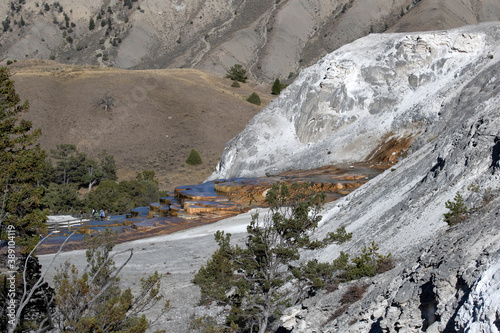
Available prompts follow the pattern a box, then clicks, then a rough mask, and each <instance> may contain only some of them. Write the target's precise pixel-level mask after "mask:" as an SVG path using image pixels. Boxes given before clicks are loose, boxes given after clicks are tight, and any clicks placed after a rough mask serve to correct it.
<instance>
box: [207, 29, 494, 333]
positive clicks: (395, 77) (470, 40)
mask: <svg viewBox="0 0 500 333" xmlns="http://www.w3.org/2000/svg"><path fill="white" fill-rule="evenodd" d="M499 39H500V24H498V23H495V24H485V25H479V26H472V27H466V28H462V29H457V30H451V31H442V32H435V33H426V34H410V35H401V34H393V35H371V36H369V37H366V38H363V39H361V40H359V41H357V42H355V43H353V44H350V45H347V46H345V47H343V48H342V49H341V50H339V51H337V52H334V53H332V54H330V55H329V56H327V57H325V58H324V59H323V60H322V61H320V62H319V63H318V64H317V65H315V66H313V67H311V68H309V69H307V70H304V71H303V73H302V74H301V76H300V77H299V79H298V80H297V82H296V83H294V84H293V85H292V86H290V87H289V88H288V89H287V90H286V91H285V93H284V94H283V96H281V97H280V98H278V99H277V100H275V101H274V102H273V103H271V104H270V105H269V106H268V107H267V108H266V109H265V110H263V111H262V112H261V113H260V114H259V115H257V116H256V117H255V118H254V119H253V120H252V121H251V122H250V124H249V125H248V126H247V128H246V129H245V130H244V131H243V132H242V133H240V134H239V135H238V136H237V137H236V138H234V139H233V140H232V141H231V142H230V143H229V144H228V145H227V147H226V150H225V152H224V155H223V157H222V160H221V162H220V164H219V167H218V169H217V171H216V172H215V173H214V175H213V176H212V178H219V177H221V178H222V177H232V176H236V175H239V176H247V175H261V174H264V173H266V172H269V171H270V170H284V169H289V168H310V167H318V166H320V165H325V164H332V163H338V162H345V161H357V160H362V159H363V158H365V157H366V155H367V154H368V152H369V151H371V149H372V148H374V147H375V146H377V145H378V143H379V141H380V140H381V138H382V137H383V135H384V134H387V133H388V132H391V133H401V132H410V133H412V134H414V137H415V140H414V141H413V144H412V146H411V147H410V150H409V154H408V156H407V157H406V158H405V159H403V160H402V161H400V162H399V163H398V164H396V165H395V166H394V167H393V168H392V169H390V170H387V171H386V172H384V173H383V174H381V175H380V176H378V177H376V178H375V179H373V180H371V181H370V182H368V183H367V184H366V185H364V186H363V187H361V188H360V189H359V190H357V191H355V192H353V193H351V194H350V195H348V196H347V197H344V198H342V199H339V200H338V201H336V202H335V203H332V204H329V205H328V207H327V208H326V210H325V213H324V214H323V217H324V218H323V221H322V224H321V226H320V227H319V229H318V230H317V231H316V233H317V234H318V235H319V236H318V237H321V235H325V234H326V233H327V232H330V231H335V230H336V229H337V228H338V227H339V226H345V227H346V229H347V231H348V232H352V233H353V240H352V241H350V242H348V243H345V244H342V245H332V246H329V247H327V248H326V249H323V250H320V251H316V252H314V253H311V254H306V257H305V259H312V258H314V259H317V260H319V261H328V262H330V261H332V260H333V259H335V258H336V257H337V256H338V255H339V253H340V252H341V251H344V252H348V253H351V254H352V255H356V254H358V253H359V252H360V251H361V249H362V248H363V247H364V246H367V245H369V244H370V243H371V242H372V241H375V242H376V244H377V245H378V246H379V248H380V252H381V253H382V254H386V253H389V252H390V253H392V256H393V257H394V259H395V260H396V267H395V268H394V269H392V270H390V271H388V272H386V273H383V274H381V275H378V276H375V277H373V278H366V279H364V280H363V281H360V282H358V283H361V284H367V285H368V287H367V290H366V292H365V294H364V297H363V298H362V299H361V300H359V301H357V302H355V303H354V304H352V305H349V306H347V307H346V308H345V309H344V310H343V311H340V313H338V311H337V310H338V309H339V308H340V307H341V304H340V299H341V297H342V295H343V293H345V292H346V290H347V289H348V287H349V285H340V287H339V290H337V291H334V292H331V293H327V292H326V291H320V292H319V293H318V294H317V295H316V296H314V297H312V298H310V299H307V300H305V301H303V302H302V303H301V304H298V305H296V306H294V307H293V308H290V309H288V310H287V311H285V313H284V316H283V318H282V327H283V328H285V329H286V330H288V331H291V332H294V333H295V332H300V333H312V332H422V331H425V332H499V331H500V288H499V286H500V232H499V230H500V229H499V227H500V162H499V161H500V153H499V151H500V149H499V146H500V144H499V142H500V110H499V105H500V70H499V68H500V67H499V66H498V59H500V49H499V48H498V46H497V45H498V41H499ZM326 147H328V149H329V150H331V152H332V153H331V154H328V155H327V154H326V153H324V152H325V148H326ZM250 152H251V153H250ZM457 193H461V195H462V196H463V198H464V201H465V204H466V205H467V207H468V209H469V214H468V216H467V219H466V221H465V222H462V223H459V224H456V225H454V226H449V225H448V224H447V223H445V222H444V220H443V214H444V213H446V212H448V209H447V208H446V206H445V204H446V202H447V201H453V200H454V197H455V195H456V194H457Z"/></svg>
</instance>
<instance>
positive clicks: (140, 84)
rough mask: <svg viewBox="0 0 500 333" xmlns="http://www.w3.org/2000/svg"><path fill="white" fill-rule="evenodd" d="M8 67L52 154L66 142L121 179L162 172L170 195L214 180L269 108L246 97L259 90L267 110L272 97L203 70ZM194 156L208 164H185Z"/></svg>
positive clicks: (47, 64)
mask: <svg viewBox="0 0 500 333" xmlns="http://www.w3.org/2000/svg"><path fill="white" fill-rule="evenodd" d="M9 67H10V68H11V71H12V73H13V74H14V75H13V79H14V81H15V84H16V90H17V91H18V92H19V94H20V96H21V98H22V99H27V100H29V103H30V110H29V112H28V113H27V114H26V115H25V117H26V118H28V119H30V120H32V121H33V125H34V127H39V128H41V129H42V136H41V138H40V144H41V146H42V147H43V148H45V149H46V150H47V151H48V152H50V150H51V149H54V148H55V147H56V146H57V145H58V144H62V143H68V144H75V145H76V146H77V148H78V149H79V150H80V151H83V152H85V153H87V154H89V155H90V156H93V157H94V158H97V155H98V154H100V153H101V152H102V151H103V150H105V151H107V152H108V153H109V154H112V155H113V156H114V157H115V160H116V163H117V167H118V176H119V177H120V178H121V179H127V178H134V177H135V175H136V174H137V172H140V171H141V170H155V172H156V174H157V176H158V179H159V181H160V186H161V188H163V189H173V187H174V186H176V185H179V184H183V183H184V184H185V183H191V182H193V183H197V182H201V181H202V180H203V179H205V178H206V177H208V175H210V173H211V172H212V171H213V169H214V167H215V165H216V163H217V160H218V158H219V156H220V154H221V153H222V150H223V149H224V145H225V143H226V142H227V141H228V140H229V139H230V138H231V137H233V136H234V135H236V134H237V133H238V132H239V131H240V130H241V129H243V127H244V126H245V124H246V123H247V122H248V120H249V119H250V118H251V117H252V116H253V115H255V114H256V113H257V112H258V111H259V110H260V109H261V108H262V106H256V105H253V104H250V103H248V102H247V101H246V98H247V97H248V96H249V95H250V94H251V93H252V92H254V91H257V92H258V93H259V95H260V96H261V99H262V102H263V103H264V104H266V103H267V102H269V100H270V99H271V98H272V97H271V96H272V95H271V94H270V87H269V86H268V85H260V84H252V83H248V84H241V87H240V88H232V87H231V82H232V81H231V80H229V79H225V78H222V77H218V76H215V75H212V74H209V73H206V72H203V71H199V70H190V69H168V70H144V71H129V70H121V69H111V68H99V67H89V66H66V65H61V64H58V63H55V62H53V61H50V60H49V61H20V62H16V63H13V64H12V65H10V66H9ZM105 94H108V95H109V96H111V97H112V98H113V100H114V107H112V108H111V109H110V110H108V111H105V110H104V109H103V108H102V107H96V101H97V100H98V99H99V98H102V97H103V96H104V95H105ZM191 149H196V150H198V151H199V152H200V154H201V156H202V160H203V164H202V165H200V166H197V167H192V166H189V165H187V164H185V163H184V162H185V160H186V158H187V157H188V155H189V152H190V151H191Z"/></svg>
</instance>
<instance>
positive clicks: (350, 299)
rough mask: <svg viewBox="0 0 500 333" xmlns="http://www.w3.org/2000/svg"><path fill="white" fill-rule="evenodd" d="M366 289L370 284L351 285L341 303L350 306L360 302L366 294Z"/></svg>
mask: <svg viewBox="0 0 500 333" xmlns="http://www.w3.org/2000/svg"><path fill="white" fill-rule="evenodd" d="M366 289H368V284H363V285H359V284H353V285H351V286H350V287H349V289H347V291H346V292H345V293H344V294H343V295H342V297H341V298H340V303H341V304H347V305H350V304H353V303H355V302H357V301H359V300H360V299H361V298H362V297H363V294H364V293H365V291H366Z"/></svg>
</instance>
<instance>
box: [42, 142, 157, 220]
mask: <svg viewBox="0 0 500 333" xmlns="http://www.w3.org/2000/svg"><path fill="white" fill-rule="evenodd" d="M50 155H51V157H52V158H53V159H54V160H55V161H56V163H55V165H52V163H51V162H50V161H49V160H45V164H44V169H43V176H42V177H41V178H40V180H39V185H40V186H41V187H42V189H43V199H42V205H43V206H44V207H46V208H48V209H49V210H50V211H52V212H74V211H79V210H84V211H90V210H92V209H104V210H105V211H107V212H115V213H116V212H126V211H129V210H130V209H132V208H135V207H139V206H144V205H148V204H149V203H151V202H155V201H158V199H159V197H160V195H161V194H162V193H160V191H159V188H158V182H157V181H156V180H155V172H154V171H143V172H141V173H139V174H137V176H136V179H135V180H130V181H120V182H116V179H117V177H116V164H115V160H114V157H113V156H112V155H109V154H107V153H106V152H105V151H104V152H102V153H101V154H100V155H99V161H95V160H94V159H92V158H89V157H88V156H87V155H86V154H85V153H82V152H79V151H78V150H77V148H76V146H75V145H70V144H61V145H58V146H57V149H55V150H52V151H51V154H50ZM96 185H99V186H97V187H96ZM81 189H86V192H87V193H86V194H85V195H81V194H80V190H81Z"/></svg>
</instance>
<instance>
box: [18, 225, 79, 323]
mask: <svg viewBox="0 0 500 333" xmlns="http://www.w3.org/2000/svg"><path fill="white" fill-rule="evenodd" d="M77 231H78V230H75V231H74V232H73V233H72V234H71V235H69V236H68V237H67V238H66V239H65V240H64V242H63V243H62V244H61V246H60V247H59V250H58V251H57V253H56V254H55V255H54V257H53V258H52V260H51V261H50V263H49V265H48V267H47V268H46V269H45V271H44V272H43V273H42V274H41V276H40V278H39V279H38V280H37V281H36V283H35V284H34V285H33V287H32V288H31V290H30V292H29V293H28V290H27V281H26V270H27V267H28V260H29V259H30V257H31V255H32V254H33V253H34V252H35V251H36V249H37V248H38V246H40V245H41V244H42V243H43V242H44V241H45V240H46V239H47V238H48V237H50V236H51V235H52V234H53V233H54V231H52V232H51V233H49V234H48V235H47V236H45V237H44V238H43V239H42V240H40V241H39V242H38V243H37V244H36V245H35V247H34V248H33V250H31V252H30V253H29V254H28V256H27V257H26V261H25V263H24V270H23V284H24V286H23V288H24V289H23V296H22V297H21V301H20V302H19V307H18V308H17V312H16V318H15V320H14V325H10V327H9V332H14V330H15V328H16V326H17V325H18V324H19V319H20V318H21V313H22V311H23V310H24V307H25V306H26V305H27V304H28V302H29V301H30V299H31V297H32V296H33V294H34V293H35V291H36V290H37V289H38V288H39V287H40V286H41V285H42V282H43V279H44V278H45V275H46V274H47V272H48V271H49V269H50V268H51V267H52V265H53V264H54V262H55V260H56V258H57V257H58V256H59V254H60V253H61V252H62V249H63V247H64V245H65V244H66V242H67V241H68V240H69V239H70V237H71V236H73V235H74V234H75V233H76V232H77ZM49 316H50V315H49Z"/></svg>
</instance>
